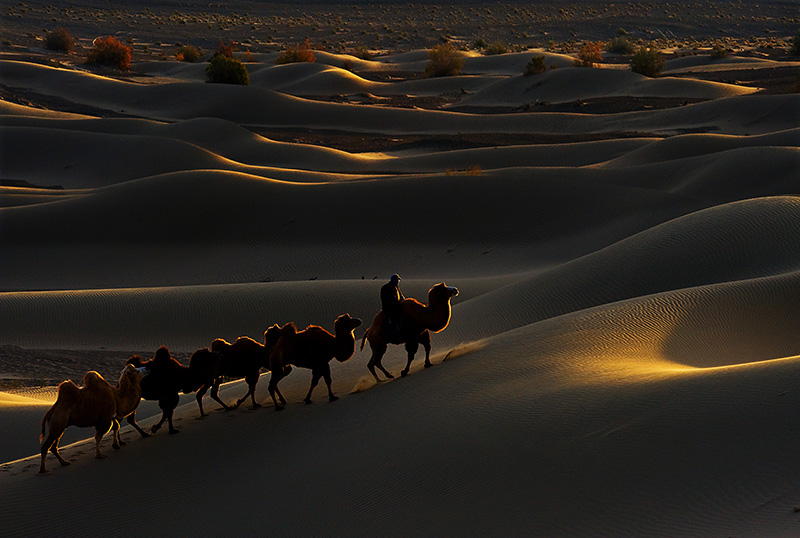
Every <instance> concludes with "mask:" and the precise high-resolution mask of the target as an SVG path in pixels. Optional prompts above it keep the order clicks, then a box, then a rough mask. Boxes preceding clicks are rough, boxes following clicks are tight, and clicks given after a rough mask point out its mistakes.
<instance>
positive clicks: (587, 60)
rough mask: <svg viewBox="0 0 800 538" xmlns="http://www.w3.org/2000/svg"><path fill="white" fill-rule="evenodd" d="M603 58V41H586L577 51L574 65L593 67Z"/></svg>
mask: <svg viewBox="0 0 800 538" xmlns="http://www.w3.org/2000/svg"><path fill="white" fill-rule="evenodd" d="M602 59H603V42H602V41H587V42H586V43H584V44H583V46H582V47H581V50H579V51H578V58H577V59H576V60H575V67H594V66H595V65H596V64H599V63H600V61H601V60H602Z"/></svg>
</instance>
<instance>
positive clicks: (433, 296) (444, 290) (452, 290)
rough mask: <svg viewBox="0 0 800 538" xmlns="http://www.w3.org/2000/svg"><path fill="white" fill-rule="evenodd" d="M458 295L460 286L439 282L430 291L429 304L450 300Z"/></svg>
mask: <svg viewBox="0 0 800 538" xmlns="http://www.w3.org/2000/svg"><path fill="white" fill-rule="evenodd" d="M456 295H458V288H456V287H453V286H448V285H447V284H445V283H444V282H439V283H438V284H436V285H435V286H434V287H432V288H431V289H430V291H428V304H432V303H436V302H444V301H449V300H450V299H452V298H453V297H455V296H456Z"/></svg>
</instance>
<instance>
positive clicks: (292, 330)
mask: <svg viewBox="0 0 800 538" xmlns="http://www.w3.org/2000/svg"><path fill="white" fill-rule="evenodd" d="M293 334H297V325H295V324H294V322H293V321H290V322H289V323H287V324H286V325H284V326H283V328H282V329H281V336H291V335H293Z"/></svg>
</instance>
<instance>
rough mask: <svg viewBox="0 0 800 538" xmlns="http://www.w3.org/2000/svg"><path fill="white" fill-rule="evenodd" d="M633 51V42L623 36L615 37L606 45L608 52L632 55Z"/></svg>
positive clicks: (634, 48)
mask: <svg viewBox="0 0 800 538" xmlns="http://www.w3.org/2000/svg"><path fill="white" fill-rule="evenodd" d="M635 50H636V47H634V46H633V42H632V41H631V40H630V39H628V38H627V37H626V36H624V35H621V36H618V37H615V38H614V39H612V40H611V41H610V42H609V43H608V52H616V53H618V54H633V53H634V51H635Z"/></svg>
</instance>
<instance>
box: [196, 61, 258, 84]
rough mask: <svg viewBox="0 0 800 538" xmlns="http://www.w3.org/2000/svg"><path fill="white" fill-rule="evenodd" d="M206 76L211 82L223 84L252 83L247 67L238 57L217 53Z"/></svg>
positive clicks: (208, 67)
mask: <svg viewBox="0 0 800 538" xmlns="http://www.w3.org/2000/svg"><path fill="white" fill-rule="evenodd" d="M206 76H207V77H208V81H209V82H217V83H222V84H242V85H244V86H247V85H248V84H250V75H249V74H248V73H247V68H246V67H245V66H244V64H243V63H242V62H241V61H239V60H237V59H236V58H231V57H229V56H225V55H224V54H217V55H216V56H214V57H213V58H212V59H211V61H210V62H209V64H208V66H207V67H206Z"/></svg>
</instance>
